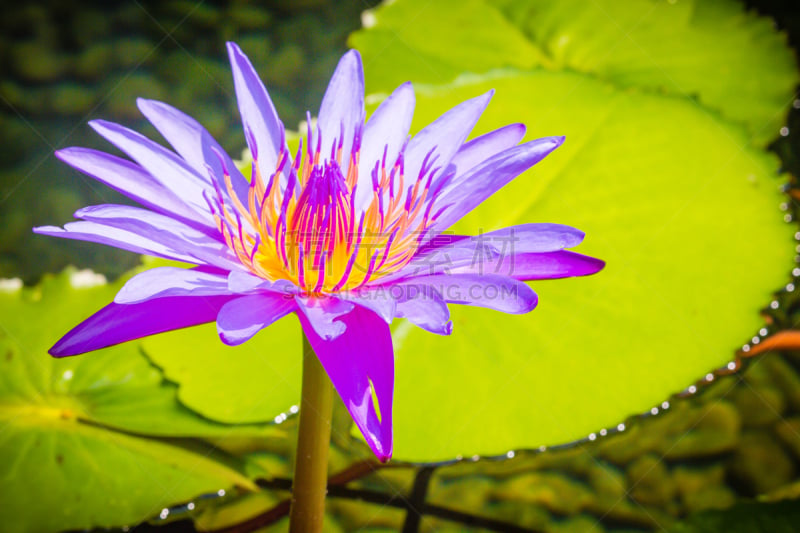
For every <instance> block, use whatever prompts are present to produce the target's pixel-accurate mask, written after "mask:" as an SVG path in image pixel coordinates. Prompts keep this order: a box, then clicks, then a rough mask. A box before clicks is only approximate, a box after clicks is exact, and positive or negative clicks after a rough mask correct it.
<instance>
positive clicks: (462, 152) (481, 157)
mask: <svg viewBox="0 0 800 533" xmlns="http://www.w3.org/2000/svg"><path fill="white" fill-rule="evenodd" d="M524 136H525V125H524V124H509V125H508V126H503V127H502V128H499V129H496V130H494V131H490V132H489V133H487V134H485V135H481V136H480V137H476V138H474V139H472V140H471V141H469V142H468V143H466V144H464V145H463V146H461V148H459V150H458V152H456V155H454V156H453V159H451V160H450V164H451V165H453V166H454V167H455V178H453V182H457V181H458V179H459V176H461V175H463V174H464V173H465V172H466V171H468V170H469V169H471V168H473V167H475V165H478V164H480V163H482V162H483V161H485V160H486V159H489V158H490V157H492V156H494V155H496V154H498V153H500V152H502V151H504V150H508V149H509V148H511V147H513V146H516V144H517V143H518V142H520V141H521V140H522V138H523V137H524Z"/></svg>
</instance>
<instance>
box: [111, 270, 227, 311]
mask: <svg viewBox="0 0 800 533" xmlns="http://www.w3.org/2000/svg"><path fill="white" fill-rule="evenodd" d="M221 294H230V291H229V290H228V273H227V272H218V273H212V272H204V271H202V270H197V269H194V268H177V267H156V268H151V269H150V270H145V271H144V272H142V273H141V274H136V275H135V276H133V277H132V278H131V279H129V280H128V282H127V283H125V285H123V286H122V288H121V289H120V291H119V292H118V293H117V295H116V296H115V297H114V302H116V303H118V304H132V303H138V302H142V301H145V300H150V299H153V298H164V297H166V296H217V295H221Z"/></svg>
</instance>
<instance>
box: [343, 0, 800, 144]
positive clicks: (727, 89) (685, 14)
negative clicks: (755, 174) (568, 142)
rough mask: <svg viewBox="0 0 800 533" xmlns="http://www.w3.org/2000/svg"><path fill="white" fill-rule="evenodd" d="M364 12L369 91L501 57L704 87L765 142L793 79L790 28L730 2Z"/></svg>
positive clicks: (536, 2)
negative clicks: (783, 28) (782, 28)
mask: <svg viewBox="0 0 800 533" xmlns="http://www.w3.org/2000/svg"><path fill="white" fill-rule="evenodd" d="M368 18H370V19H372V20H373V24H374V26H371V27H370V28H369V29H366V30H362V31H359V32H356V33H354V34H353V35H352V36H351V38H350V44H351V46H353V47H354V48H358V49H359V50H360V51H361V52H362V54H363V55H364V60H365V64H366V65H367V71H368V72H367V76H366V82H367V88H368V89H369V90H370V91H389V90H391V89H393V88H394V87H396V86H397V85H399V84H400V83H402V82H404V81H406V80H408V79H411V80H412V81H415V82H425V83H444V82H450V81H452V79H453V78H455V77H456V75H458V74H459V73H461V72H474V73H482V72H486V71H487V70H490V69H492V68H500V67H516V68H524V69H528V68H532V67H544V68H547V69H550V70H554V71H562V70H567V71H576V72H582V73H585V74H587V75H588V76H590V77H592V78H597V79H600V80H605V81H608V82H609V83H611V84H614V85H616V86H617V87H620V88H636V89H638V90H646V91H648V92H653V93H656V94H664V93H666V94H673V95H678V96H681V97H684V98H687V99H690V100H692V99H694V98H697V100H698V101H699V102H700V103H701V104H703V105H704V106H706V107H708V108H710V109H713V110H717V111H719V112H721V113H722V114H723V115H724V116H725V117H727V118H729V119H733V120H736V121H739V122H741V123H743V124H745V125H746V126H747V128H748V131H749V133H750V135H751V136H752V138H753V140H754V142H756V143H758V144H766V143H767V142H769V141H770V140H772V139H774V138H775V137H776V136H777V134H778V129H779V128H780V126H781V125H782V123H783V120H784V117H785V114H786V111H787V109H788V106H789V104H790V103H791V101H792V97H793V93H794V86H795V85H796V83H797V81H798V76H797V73H796V69H795V61H794V57H793V54H792V53H791V51H790V50H789V49H788V47H787V46H786V38H785V36H784V35H783V34H780V33H778V32H776V31H775V30H774V28H773V25H772V22H771V21H770V20H768V19H765V18H762V17H758V16H757V15H756V14H755V13H746V12H744V10H743V9H742V6H741V5H740V4H739V3H738V2H733V1H718V2H702V1H695V0H680V1H670V2H664V1H655V0H631V1H626V2H615V1H614V0H602V1H594V2H589V3H587V2H583V1H582V0H567V1H561V2H552V1H549V0H503V1H501V2H487V1H481V0H471V1H469V2H466V3H465V2H460V1H457V0H446V1H442V2H435V3H433V2H426V1H425V0H401V1H397V2H392V3H386V4H384V5H382V6H380V7H379V8H376V9H375V10H373V11H372V12H371V14H370V15H369V17H368Z"/></svg>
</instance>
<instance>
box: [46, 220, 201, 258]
mask: <svg viewBox="0 0 800 533" xmlns="http://www.w3.org/2000/svg"><path fill="white" fill-rule="evenodd" d="M33 232H34V233H38V234H39V235H48V236H50V237H60V238H62V239H73V240H78V241H87V242H96V243H99V244H105V245H107V246H113V247H115V248H120V249H122V250H127V251H129V252H133V253H137V254H140V255H152V256H154V257H161V258H164V259H172V260H174V261H182V262H184V263H195V262H197V259H195V258H194V257H192V256H190V255H188V254H185V253H183V252H181V251H178V250H174V249H172V248H170V247H169V246H165V245H164V244H162V243H160V242H156V241H154V240H152V239H148V238H147V237H143V236H141V235H139V234H138V233H134V232H131V231H127V230H123V229H119V228H112V227H109V226H106V225H103V224H97V223H95V222H88V221H80V222H70V223H68V224H65V225H64V227H63V228H59V227H56V226H39V227H36V228H33Z"/></svg>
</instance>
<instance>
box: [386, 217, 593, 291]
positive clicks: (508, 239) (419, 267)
mask: <svg viewBox="0 0 800 533" xmlns="http://www.w3.org/2000/svg"><path fill="white" fill-rule="evenodd" d="M583 236H584V233H583V232H582V231H580V230H578V229H575V228H572V227H570V226H565V225H562V224H548V223H540V224H520V225H517V226H509V227H507V228H503V229H499V230H496V231H490V232H488V233H482V234H480V235H474V236H464V235H451V234H448V233H441V234H439V235H437V236H436V237H434V238H433V239H432V240H431V241H430V242H429V243H428V244H426V245H425V246H423V247H422V248H420V250H419V251H418V252H417V254H416V255H415V256H414V258H413V259H412V260H411V261H410V262H409V263H408V264H407V265H405V266H404V267H403V268H401V269H400V270H398V271H397V272H394V273H392V274H391V275H389V276H386V278H383V279H382V280H381V281H382V282H384V283H385V282H386V281H390V280H397V279H403V278H408V277H415V276H421V275H429V274H443V273H444V274H446V273H450V272H456V271H468V272H473V271H475V272H477V271H478V270H479V268H480V267H481V265H483V267H484V271H486V272H492V271H493V269H494V268H495V267H496V266H497V262H498V260H499V259H500V258H502V257H505V256H515V255H518V254H522V253H545V252H555V251H558V250H563V249H564V248H572V247H573V246H577V245H578V244H580V243H581V241H582V240H583ZM458 269H462V270H458Z"/></svg>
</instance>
